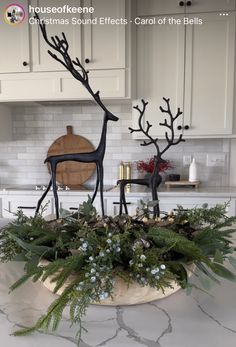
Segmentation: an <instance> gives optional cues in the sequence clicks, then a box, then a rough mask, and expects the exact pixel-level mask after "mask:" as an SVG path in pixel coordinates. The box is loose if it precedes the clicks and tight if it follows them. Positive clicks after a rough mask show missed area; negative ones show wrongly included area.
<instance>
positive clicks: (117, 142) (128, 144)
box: [0, 102, 230, 186]
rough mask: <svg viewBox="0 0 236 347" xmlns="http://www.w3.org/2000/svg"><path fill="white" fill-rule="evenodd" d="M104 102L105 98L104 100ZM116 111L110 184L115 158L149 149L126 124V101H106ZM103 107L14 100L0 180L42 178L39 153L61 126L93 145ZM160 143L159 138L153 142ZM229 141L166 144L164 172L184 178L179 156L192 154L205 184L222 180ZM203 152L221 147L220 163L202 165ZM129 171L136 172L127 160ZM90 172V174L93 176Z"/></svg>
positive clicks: (107, 165) (0, 155) (110, 135)
mask: <svg viewBox="0 0 236 347" xmlns="http://www.w3.org/2000/svg"><path fill="white" fill-rule="evenodd" d="M107 105H109V103H107ZM107 107H108V109H109V110H110V111H111V112H113V113H114V114H115V115H117V117H119V121H118V122H109V123H108V131H107V150H106V154H105V158H104V181H105V182H104V183H105V184H115V183H116V180H117V178H118V175H119V164H120V161H121V160H123V161H132V162H134V161H137V160H140V159H147V158H150V157H151V156H152V155H153V154H154V153H155V149H154V148H153V147H152V146H140V144H141V143H142V141H136V140H133V139H132V135H131V134H130V132H129V130H128V127H130V126H132V105H131V103H124V104H117V105H116V104H115V105H109V106H107ZM102 122H103V113H102V112H101V109H100V108H99V107H97V106H96V105H94V104H92V103H89V102H87V103H84V104H71V105H70V104H61V105H43V106H41V105H40V106H39V105H33V106H32V105H31V106H27V107H26V106H19V105H18V106H17V107H16V108H14V111H13V137H14V138H13V141H10V142H4V143H1V142H0V149H1V151H0V167H1V169H0V183H1V184H42V183H47V182H48V180H49V174H48V170H47V166H46V165H45V164H44V159H45V157H46V155H47V151H48V148H49V146H50V145H51V144H52V142H53V141H55V139H56V138H57V137H60V136H63V135H65V134H66V126H67V125H72V126H73V130H74V134H79V135H81V136H84V137H86V138H87V139H88V140H90V141H91V142H92V143H93V145H94V146H95V147H96V146H97V145H98V143H99V140H100V136H101V129H102ZM158 143H159V144H160V147H161V148H162V147H163V145H165V143H164V141H163V140H160V141H159V142H158ZM229 152H230V141H229V140H227V139H226V140H224V139H199V140H197V139H193V140H186V142H185V143H181V144H179V145H178V146H175V147H172V148H170V150H168V151H167V153H166V154H165V156H164V157H165V158H166V159H169V160H171V161H172V162H173V164H174V166H175V168H174V169H172V170H171V171H169V172H167V173H166V174H165V175H164V177H167V176H168V174H169V173H171V172H176V173H180V174H181V176H182V178H188V167H183V156H184V155H185V154H186V155H194V156H195V157H196V160H197V164H198V173H199V179H200V180H201V181H202V182H203V184H206V185H211V186H223V185H227V184H228V181H229V177H228V172H229V170H228V165H229ZM208 153H225V154H226V164H225V166H224V167H214V168H209V167H207V166H206V157H207V154H208ZM133 175H134V176H135V177H138V175H139V173H138V172H137V170H136V169H135V164H133ZM95 178H96V176H95V175H94V176H93V177H92V178H91V179H90V183H94V182H95ZM163 181H164V179H163Z"/></svg>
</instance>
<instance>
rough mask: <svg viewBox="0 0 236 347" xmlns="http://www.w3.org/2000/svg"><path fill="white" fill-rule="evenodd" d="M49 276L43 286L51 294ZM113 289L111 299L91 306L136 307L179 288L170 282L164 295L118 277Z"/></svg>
mask: <svg viewBox="0 0 236 347" xmlns="http://www.w3.org/2000/svg"><path fill="white" fill-rule="evenodd" d="M48 264H49V261H47V260H42V261H40V265H41V266H46V265H48ZM189 269H190V270H189V271H188V275H189V276H190V275H191V273H192V270H193V265H190V266H189ZM55 275H56V274H54V276H51V277H50V276H49V277H48V278H47V279H46V280H45V281H44V282H43V285H44V286H45V287H46V288H47V289H49V290H50V291H51V292H53V291H54V288H55V282H52V277H55ZM75 278H76V276H75V275H70V276H69V277H68V279H67V281H66V282H65V283H64V285H63V286H62V287H61V288H60V289H59V290H58V291H57V293H56V294H58V295H61V294H62V293H63V291H64V290H65V288H66V287H67V286H68V285H69V284H70V283H71V282H72V281H73V280H74V279H75ZM114 281H115V283H114V289H113V294H112V298H111V297H109V298H107V299H104V300H101V301H100V302H92V304H93V305H109V306H117V305H137V304H144V303H147V302H151V301H155V300H159V299H163V298H166V297H168V296H169V295H172V294H174V293H176V292H177V291H178V290H179V289H180V288H181V287H180V286H179V285H178V284H177V283H176V282H171V283H170V284H171V286H172V287H173V288H166V289H165V293H163V292H162V291H161V290H156V289H155V288H152V287H150V286H141V285H140V284H138V283H137V282H131V283H129V285H127V283H125V281H124V280H123V279H122V278H120V277H115V279H114Z"/></svg>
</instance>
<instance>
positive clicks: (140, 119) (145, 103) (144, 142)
mask: <svg viewBox="0 0 236 347" xmlns="http://www.w3.org/2000/svg"><path fill="white" fill-rule="evenodd" d="M141 102H142V105H143V107H142V109H141V108H139V106H138V105H136V106H134V107H133V108H134V109H136V110H137V111H138V112H139V114H140V116H139V119H138V125H139V128H138V129H133V128H129V130H130V132H131V134H132V133H133V132H139V131H141V132H142V133H143V134H144V135H145V136H146V137H147V138H148V139H149V141H148V142H147V141H145V140H143V143H141V146H149V145H151V144H154V146H155V147H156V150H157V155H159V153H160V149H159V146H158V145H157V141H158V138H156V139H153V138H152V136H151V135H150V134H149V130H150V128H151V127H152V124H150V123H149V121H146V124H147V128H146V130H145V129H144V128H143V125H142V120H143V116H144V113H145V110H146V107H147V105H148V102H145V101H144V100H143V99H142V100H141Z"/></svg>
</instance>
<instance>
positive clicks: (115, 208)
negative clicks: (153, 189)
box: [106, 193, 148, 216]
mask: <svg viewBox="0 0 236 347" xmlns="http://www.w3.org/2000/svg"><path fill="white" fill-rule="evenodd" d="M145 199H146V200H147V199H148V197H146V198H142V200H145ZM126 203H127V208H128V212H129V215H130V216H133V215H135V214H136V210H137V207H140V205H141V203H140V199H139V198H138V197H134V195H133V194H132V197H130V196H129V193H126ZM106 206H107V209H106V214H107V215H108V216H116V215H118V214H119V210H120V203H119V195H118V194H117V196H114V197H112V198H110V197H109V198H106ZM123 213H125V210H124V207H123Z"/></svg>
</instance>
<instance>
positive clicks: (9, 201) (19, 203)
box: [2, 196, 52, 218]
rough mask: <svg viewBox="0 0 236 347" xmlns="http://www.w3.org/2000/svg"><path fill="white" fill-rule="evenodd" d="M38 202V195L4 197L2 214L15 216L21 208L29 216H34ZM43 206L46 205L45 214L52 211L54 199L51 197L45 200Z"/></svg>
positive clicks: (9, 216)
mask: <svg viewBox="0 0 236 347" xmlns="http://www.w3.org/2000/svg"><path fill="white" fill-rule="evenodd" d="M37 202H38V196H35V197H32V196H28V197H27V196H25V197H19V196H15V197H14V196H11V197H4V198H3V200H2V216H3V217H4V218H13V217H14V214H15V213H16V212H17V210H19V209H21V210H22V211H23V212H24V214H25V215H26V216H27V217H33V216H34V214H35V209H36V206H37ZM43 206H45V210H44V212H43V215H44V216H46V215H48V214H51V213H52V201H51V200H50V199H47V200H45V202H44V204H43Z"/></svg>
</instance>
